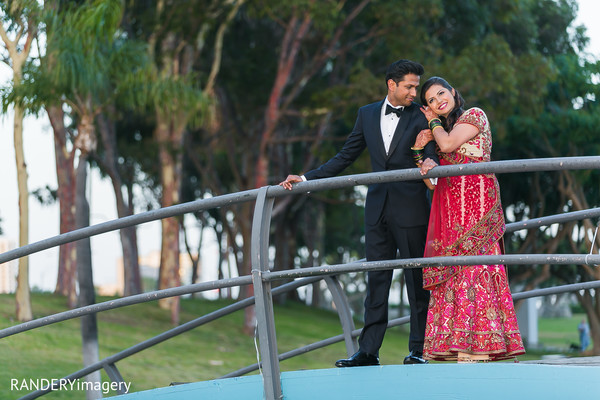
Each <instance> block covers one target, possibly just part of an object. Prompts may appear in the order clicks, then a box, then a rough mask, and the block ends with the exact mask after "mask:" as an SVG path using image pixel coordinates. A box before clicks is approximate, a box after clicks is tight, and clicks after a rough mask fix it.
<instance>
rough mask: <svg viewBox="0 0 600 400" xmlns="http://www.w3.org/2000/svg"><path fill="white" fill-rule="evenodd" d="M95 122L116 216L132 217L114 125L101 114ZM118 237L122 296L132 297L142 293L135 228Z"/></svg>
mask: <svg viewBox="0 0 600 400" xmlns="http://www.w3.org/2000/svg"><path fill="white" fill-rule="evenodd" d="M97 121H98V127H99V131H100V137H101V138H102V144H103V146H104V154H105V156H104V158H103V159H102V160H99V163H100V164H101V165H102V167H103V168H104V169H105V171H106V173H107V174H108V176H109V177H110V179H111V183H112V187H113V191H114V193H115V200H116V203H117V216H118V217H119V218H123V217H127V216H129V215H133V210H132V207H131V204H132V202H133V201H132V200H133V198H131V197H130V198H129V199H128V200H129V201H126V200H125V196H124V194H123V180H122V179H121V175H120V173H119V169H118V167H117V140H116V132H115V128H114V125H111V124H110V123H109V121H108V120H107V119H106V117H105V116H104V115H103V114H100V115H99V116H98V118H97ZM119 235H120V238H121V248H122V252H123V284H124V287H123V295H124V296H132V295H134V294H139V293H141V292H142V280H141V276H140V265H139V260H138V248H137V233H136V227H135V226H132V227H128V228H123V229H121V230H120V231H119Z"/></svg>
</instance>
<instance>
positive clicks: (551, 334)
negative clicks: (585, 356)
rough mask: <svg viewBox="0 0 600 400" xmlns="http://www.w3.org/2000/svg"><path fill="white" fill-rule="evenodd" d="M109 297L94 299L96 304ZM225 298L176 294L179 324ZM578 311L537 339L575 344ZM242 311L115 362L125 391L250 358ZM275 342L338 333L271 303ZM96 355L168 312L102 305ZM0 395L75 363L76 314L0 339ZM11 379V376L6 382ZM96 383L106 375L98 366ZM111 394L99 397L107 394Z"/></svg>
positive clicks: (331, 317)
mask: <svg viewBox="0 0 600 400" xmlns="http://www.w3.org/2000/svg"><path fill="white" fill-rule="evenodd" d="M106 300H109V298H98V299H97V301H98V302H102V301H106ZM32 304H33V310H34V318H40V317H43V316H46V315H51V314H54V313H57V312H61V311H65V310H66V307H65V304H66V301H65V299H64V298H63V297H59V296H55V295H52V294H48V293H34V294H33V295H32ZM227 304H229V303H228V302H226V301H205V300H193V299H184V300H182V302H181V322H182V323H184V322H187V321H190V320H192V319H195V318H197V317H199V316H202V315H205V314H207V313H209V312H211V311H214V310H216V309H219V308H221V307H223V306H225V305H227ZM14 310H15V305H14V295H0V328H6V327H9V326H11V325H15V324H16V322H15V321H14V314H15V311H14ZM580 320H581V316H580V315H579V316H578V315H576V316H574V317H573V318H561V319H551V320H547V319H542V320H540V323H539V330H540V343H541V344H543V345H544V346H549V347H553V348H564V349H565V351H566V350H567V349H568V347H569V345H570V344H571V343H578V334H577V324H578V323H579V321H580ZM242 321H243V313H242V312H236V313H234V314H232V315H230V316H227V317H224V318H221V319H219V320H217V321H213V322H211V323H209V324H207V325H204V326H201V327H198V328H196V329H194V330H192V331H190V332H187V333H184V334H182V335H180V336H178V337H176V338H174V339H171V340H169V341H167V342H164V343H161V344H159V345H157V346H154V347H152V348H150V349H148V350H145V351H143V352H140V353H138V354H135V355H133V356H131V357H129V358H127V359H125V360H123V361H121V362H119V363H117V367H118V368H119V371H120V372H121V374H122V375H123V379H124V380H125V382H131V383H132V387H131V390H132V391H140V390H146V389H151V388H156V387H164V386H168V385H169V384H170V383H171V382H193V381H203V380H210V379H214V378H218V377H220V376H223V375H225V374H227V373H229V372H232V371H235V370H237V369H239V368H242V367H245V366H247V365H250V364H254V363H256V361H257V351H256V348H255V340H254V337H249V336H246V335H244V334H243V333H242V329H241V328H242ZM275 322H276V330H277V344H278V349H279V352H280V353H283V352H286V351H289V350H293V349H295V348H297V347H300V346H302V345H306V344H310V343H313V342H316V341H319V340H322V339H325V338H328V337H331V336H335V335H339V334H340V333H342V330H341V326H340V324H339V319H338V317H337V314H335V313H333V312H330V311H325V310H317V309H313V308H309V307H305V306H302V305H300V304H295V303H291V302H290V303H288V304H286V305H276V306H275ZM98 326H99V338H100V339H99V342H100V357H101V358H105V357H108V356H110V355H112V354H115V353H117V352H119V351H122V350H125V349H127V348H128V347H131V346H133V345H135V344H137V343H139V342H141V341H144V340H147V339H150V338H152V337H154V336H156V335H158V334H160V333H162V332H164V331H166V330H168V329H170V328H172V325H171V323H170V315H169V313H168V311H165V310H161V309H159V308H158V306H157V303H156V302H151V303H146V304H140V305H134V306H128V307H125V308H120V309H117V310H110V311H106V312H103V313H100V314H99V315H98ZM407 348H408V334H407V327H404V326H403V327H396V328H393V329H390V330H389V331H388V332H387V333H386V337H385V341H384V344H383V347H382V348H381V351H380V354H381V362H382V364H400V363H402V360H403V358H404V356H405V355H406V354H407ZM547 352H550V353H556V350H551V351H542V350H537V351H528V354H526V355H525V356H521V357H519V359H520V360H526V359H537V358H539V357H540V356H541V355H543V354H545V353H547ZM345 355H346V354H345V346H344V344H343V343H338V344H335V345H332V346H329V347H327V348H324V349H319V350H315V351H312V352H310V353H306V354H303V355H301V356H297V357H294V358H292V359H289V360H285V361H283V362H282V363H281V365H280V367H281V370H282V371H291V370H301V369H319V368H332V367H333V363H334V361H335V360H336V359H338V358H341V357H344V356H345ZM0 365H2V367H0V399H3V400H4V399H7V400H9V399H16V398H19V397H21V396H23V395H25V394H26V393H28V392H29V391H26V390H24V391H15V390H11V383H13V382H18V383H19V384H21V382H23V380H24V379H25V380H27V382H29V380H30V379H32V380H40V379H53V378H62V377H63V376H66V375H69V374H70V373H73V372H75V371H77V370H79V369H81V368H82V357H81V338H80V326H79V320H78V319H74V320H69V321H63V322H59V323H57V324H54V325H51V326H46V327H43V328H38V329H35V330H32V331H28V332H24V333H21V334H18V335H14V336H10V337H7V338H4V339H0ZM13 380H16V381H13ZM103 381H108V377H107V376H106V374H105V373H104V372H103ZM114 394H115V393H114V392H111V393H109V394H108V395H105V397H108V396H112V395H114ZM84 396H85V395H84V394H83V393H82V392H72V391H57V392H53V393H50V394H48V395H46V396H44V398H48V399H79V398H84Z"/></svg>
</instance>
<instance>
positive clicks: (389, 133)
mask: <svg viewBox="0 0 600 400" xmlns="http://www.w3.org/2000/svg"><path fill="white" fill-rule="evenodd" d="M388 104H389V105H390V107H393V108H396V109H398V110H404V107H402V106H400V107H394V106H392V104H391V103H390V102H389V100H388V98H387V96H386V98H385V101H384V102H383V107H381V136H382V137H383V145H384V146H385V154H389V152H390V145H391V144H392V139H393V138H394V132H396V127H397V126H398V122H399V121H400V118H398V116H397V115H396V114H395V113H393V112H392V113H389V114H387V115H386V114H385V110H386V108H387V106H388Z"/></svg>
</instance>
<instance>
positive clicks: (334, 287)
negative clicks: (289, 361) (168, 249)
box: [0, 157, 600, 399]
mask: <svg viewBox="0 0 600 400" xmlns="http://www.w3.org/2000/svg"><path fill="white" fill-rule="evenodd" d="M562 169H569V170H578V169H600V157H578V158H550V159H532V160H511V161H494V162H488V163H480V164H469V165H459V166H440V167H437V168H435V169H433V170H432V171H430V173H429V174H428V177H445V176H457V175H472V174H485V173H514V172H519V173H522V172H535V171H554V170H562ZM416 179H422V176H421V175H420V173H419V171H418V169H411V170H396V171H386V172H379V173H368V174H359V175H347V176H341V177H335V178H327V179H321V180H315V181H308V182H302V183H299V184H297V185H296V186H295V188H294V190H293V192H292V193H290V192H288V191H285V190H284V189H283V188H281V187H279V186H266V187H263V188H260V189H254V190H248V191H244V192H239V193H234V194H228V195H223V196H217V197H213V198H210V199H202V200H197V201H194V202H189V203H185V204H181V205H176V206H172V207H166V208H163V209H159V210H153V211H148V212H145V213H141V214H137V215H133V216H129V217H125V218H121V219H118V220H113V221H108V222H104V223H101V224H97V225H94V226H90V227H86V228H82V229H78V230H75V231H72V232H68V233H65V234H62V235H58V236H55V237H52V238H49V239H45V240H42V241H39V242H36V243H32V244H29V245H26V246H23V247H20V248H18V249H14V250H11V251H8V252H5V253H2V254H0V264H1V263H4V262H7V261H10V260H13V259H16V258H20V257H23V256H26V255H29V254H32V253H35V252H39V251H43V250H46V249H49V248H52V247H56V246H59V245H62V244H65V243H69V242H73V241H76V240H80V239H84V238H87V237H91V236H94V235H98V234H102V233H106V232H110V231H114V230H118V229H122V228H125V227H129V226H134V225H139V224H143V223H146V222H150V221H155V220H158V219H163V218H168V217H173V216H178V215H183V214H186V213H190V212H198V211H203V210H208V209H211V208H216V207H224V206H227V205H231V204H237V203H242V202H246V201H252V200H255V201H256V204H255V213H254V221H253V228H252V245H251V252H252V275H251V276H242V277H238V278H230V279H224V280H220V281H213V282H205V283H198V284H193V285H186V286H181V287H177V288H171V289H164V290H159V291H154V292H149V293H144V294H140V295H135V296H129V297H125V298H121V299H116V300H111V301H109V302H105V303H99V304H94V305H91V306H86V307H81V308H78V309H75V310H70V311H66V312H62V313H58V314H55V315H52V316H48V317H44V318H40V319H37V320H34V321H29V322H26V323H23V324H20V325H16V326H13V327H9V328H5V329H2V330H0V338H3V337H7V336H10V335H14V334H17V333H20V332H24V331H27V330H31V329H35V328H38V327H41V326H45V325H49V324H53V323H56V322H60V321H64V320H67V319H72V318H78V317H81V316H83V315H87V314H91V313H97V312H101V311H107V310H110V309H114V308H118V307H124V306H127V305H132V304H138V303H142V302H147V301H154V300H158V299H161V298H166V297H172V296H179V295H184V294H190V293H197V292H202V291H206V290H212V289H217V288H226V287H233V286H241V285H248V284H253V285H254V293H255V297H254V298H249V299H245V300H242V301H239V302H237V303H235V304H232V305H230V306H227V307H224V308H223V309H221V310H217V311H215V312H213V313H210V314H207V315H205V316H203V317H200V318H197V319H195V320H193V321H190V322H188V323H185V324H183V325H180V326H178V327H176V328H173V329H171V330H169V331H167V332H164V333H163V334H161V335H158V336H156V337H154V338H151V339H149V340H146V341H144V342H141V343H138V344H137V345H135V346H133V347H131V348H129V349H126V350H124V351H122V352H119V353H117V354H114V355H112V356H110V357H107V358H105V359H104V360H101V361H99V362H98V363H95V364H92V365H88V366H86V367H85V368H83V369H81V370H79V371H77V372H75V373H73V374H71V375H69V376H67V377H64V378H63V380H75V379H79V378H81V377H84V376H85V375H87V374H89V373H91V372H94V371H97V370H99V369H105V370H106V372H107V374H108V376H109V378H110V379H111V380H113V381H116V382H123V378H122V376H121V374H120V372H119V370H118V369H117V368H116V365H115V363H116V362H118V361H120V360H122V359H124V358H126V357H128V356H130V355H132V354H135V353H137V352H139V351H142V350H144V349H146V348H148V347H151V346H153V345H155V344H158V343H160V342H163V341H165V340H168V339H170V338H171V337H174V336H176V335H178V334H180V333H183V332H186V331H188V330H190V329H193V328H195V327H197V326H200V325H202V324H205V323H207V322H210V321H212V320H214V319H217V318H219V317H221V316H224V315H227V314H229V313H231V312H234V311H237V310H240V309H242V308H244V307H247V306H249V305H252V304H255V305H256V315H257V326H258V335H259V339H260V356H261V359H262V360H263V361H262V362H261V363H260V364H261V366H262V373H263V381H264V390H265V396H266V398H267V399H279V398H281V397H282V392H281V385H280V382H279V361H280V360H282V359H286V358H289V357H292V356H294V355H297V354H302V353H304V352H307V351H311V350H314V349H316V348H320V347H323V346H325V345H328V344H331V343H336V342H339V341H342V340H343V341H345V342H346V349H347V351H348V353H349V354H351V353H352V352H354V351H355V350H356V347H357V346H356V341H355V338H356V336H357V335H358V334H359V332H360V330H355V329H354V324H353V321H352V316H351V312H350V308H349V306H348V302H347V299H346V297H345V294H344V292H343V290H342V288H341V285H340V284H339V282H338V281H337V279H336V278H335V275H339V274H342V273H348V272H355V271H370V270H381V269H393V268H421V267H424V266H443V265H479V264H506V265H515V264H518V265H535V264H542V263H543V264H548V263H549V264H557V265H572V264H587V265H598V264H600V255H593V254H586V255H580V254H551V255H501V256H471V257H460V256H459V257H433V258H427V259H423V258H419V259H402V260H388V261H377V262H366V261H363V260H360V261H356V262H352V263H348V264H339V265H328V266H319V267H311V268H303V269H299V270H287V271H270V270H269V268H268V247H269V230H270V220H271V211H272V208H273V203H274V200H275V198H277V197H281V196H285V195H290V194H300V193H308V192H312V191H320V190H329V189H338V188H343V187H349V186H356V185H369V184H373V183H381V182H391V181H401V180H416ZM598 216H600V208H594V209H590V210H584V211H577V212H571V213H565V214H561V215H556V216H550V217H543V218H537V219H532V220H528V221H522V222H518V223H513V224H508V225H507V232H508V233H510V232H514V231H517V230H521V229H535V228H539V227H541V226H547V225H551V224H555V223H564V222H568V221H572V220H580V219H585V218H594V217H598ZM296 278H300V279H298V280H296V281H293V282H291V283H287V284H285V285H282V286H280V287H277V288H275V289H271V283H272V282H273V281H277V280H289V279H296ZM320 279H325V280H326V282H327V285H328V288H329V289H330V291H331V293H332V297H333V300H334V302H335V304H336V308H337V310H338V313H339V316H340V322H341V324H342V328H343V334H342V335H339V336H336V337H333V338H329V339H326V340H323V341H321V342H317V343H314V344H311V345H308V346H304V347H302V348H299V349H296V350H293V351H290V352H287V353H283V354H278V352H277V345H276V334H275V325H274V317H273V304H272V296H273V295H277V294H279V293H283V292H285V291H289V290H295V289H296V288H298V287H300V286H303V285H307V284H310V283H313V282H315V281H318V280H320ZM598 287H600V281H594V282H586V283H581V284H575V285H566V286H561V287H555V288H548V289H538V290H533V291H529V292H523V293H515V294H514V296H513V298H514V299H520V298H528V297H536V296H542V295H547V294H555V293H562V292H568V291H577V290H582V289H590V288H598ZM407 321H408V317H403V318H398V319H396V320H392V321H390V325H391V326H395V325H399V324H402V323H406V322H407ZM258 365H259V364H258V363H257V364H255V365H254V366H249V367H246V368H243V369H241V370H238V371H235V372H232V373H230V374H228V375H225V376H224V377H229V376H239V375H242V374H244V373H247V372H250V371H252V370H255V369H257V368H258ZM59 381H60V380H59ZM53 389H55V388H52V387H48V388H45V389H43V390H38V391H36V392H32V393H30V394H28V395H26V396H24V397H22V399H33V398H37V397H39V396H41V395H43V394H45V393H48V392H50V391H52V390H53Z"/></svg>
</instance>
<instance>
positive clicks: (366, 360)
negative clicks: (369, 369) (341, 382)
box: [335, 350, 379, 367]
mask: <svg viewBox="0 0 600 400" xmlns="http://www.w3.org/2000/svg"><path fill="white" fill-rule="evenodd" d="M367 365H379V357H377V356H374V355H373V354H369V353H365V352H364V351H360V350H359V351H357V352H356V353H354V354H353V355H352V356H351V357H350V358H342V359H341V360H337V361H336V362H335V366H336V367H364V366H367Z"/></svg>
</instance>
